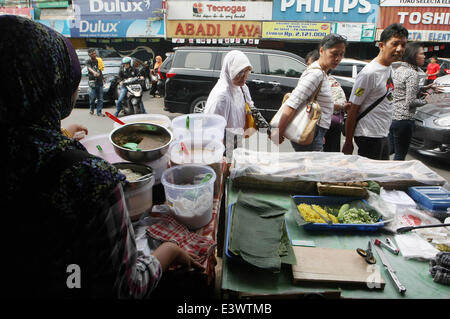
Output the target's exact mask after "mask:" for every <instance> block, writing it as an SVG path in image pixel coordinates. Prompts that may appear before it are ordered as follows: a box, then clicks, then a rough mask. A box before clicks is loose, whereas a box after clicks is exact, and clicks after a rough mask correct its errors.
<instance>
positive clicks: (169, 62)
mask: <svg viewBox="0 0 450 319" xmlns="http://www.w3.org/2000/svg"><path fill="white" fill-rule="evenodd" d="M172 60H173V54H171V55H170V56H168V57H167V59H165V60H164V62H163V63H162V64H161V67H160V69H161V71H165V70H169V69H170V68H171V66H172Z"/></svg>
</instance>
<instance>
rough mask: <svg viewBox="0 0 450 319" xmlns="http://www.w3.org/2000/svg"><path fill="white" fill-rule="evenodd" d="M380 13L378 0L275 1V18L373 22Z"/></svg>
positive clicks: (273, 15) (273, 17) (273, 16)
mask: <svg viewBox="0 0 450 319" xmlns="http://www.w3.org/2000/svg"><path fill="white" fill-rule="evenodd" d="M377 15H378V0H278V1H274V2H273V14H272V19H273V20H285V21H299V20H300V21H312V22H332V21H334V22H338V21H340V22H372V23H374V22H375V21H376V18H377Z"/></svg>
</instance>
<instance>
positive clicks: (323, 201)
mask: <svg viewBox="0 0 450 319" xmlns="http://www.w3.org/2000/svg"><path fill="white" fill-rule="evenodd" d="M293 199H294V202H295V205H296V206H298V205H300V204H301V203H305V204H316V205H343V204H345V203H350V202H352V201H355V200H361V201H362V202H363V203H365V204H367V205H368V203H367V201H366V200H365V199H362V198H360V197H350V196H347V197H346V196H303V195H295V196H293ZM297 211H298V210H297ZM299 216H300V212H299ZM300 218H302V217H301V216H300ZM302 219H303V218H302ZM383 226H384V222H383V220H382V218H381V217H380V219H379V220H378V221H377V223H376V224H331V225H328V224H326V223H308V222H307V223H306V224H304V225H303V227H304V228H305V229H309V230H336V231H377V230H379V229H380V228H381V227H383Z"/></svg>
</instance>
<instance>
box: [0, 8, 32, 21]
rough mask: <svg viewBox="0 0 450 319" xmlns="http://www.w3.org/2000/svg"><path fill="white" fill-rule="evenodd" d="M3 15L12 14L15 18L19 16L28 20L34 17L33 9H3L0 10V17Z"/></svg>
mask: <svg viewBox="0 0 450 319" xmlns="http://www.w3.org/2000/svg"><path fill="white" fill-rule="evenodd" d="M3 14H12V15H16V16H21V17H25V18H29V19H33V17H34V9H33V8H10V7H3V8H0V15H3Z"/></svg>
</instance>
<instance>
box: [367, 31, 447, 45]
mask: <svg viewBox="0 0 450 319" xmlns="http://www.w3.org/2000/svg"><path fill="white" fill-rule="evenodd" d="M381 32H383V29H377V34H376V40H377V41H378V40H380V36H381ZM408 40H409V41H417V42H442V43H443V42H450V31H449V30H446V31H443V30H442V31H439V30H413V31H411V30H410V31H409V36H408Z"/></svg>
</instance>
